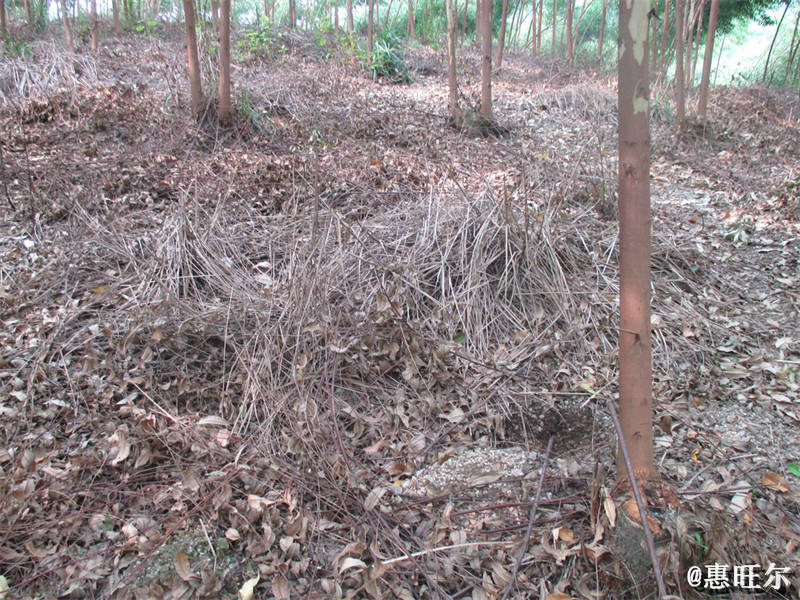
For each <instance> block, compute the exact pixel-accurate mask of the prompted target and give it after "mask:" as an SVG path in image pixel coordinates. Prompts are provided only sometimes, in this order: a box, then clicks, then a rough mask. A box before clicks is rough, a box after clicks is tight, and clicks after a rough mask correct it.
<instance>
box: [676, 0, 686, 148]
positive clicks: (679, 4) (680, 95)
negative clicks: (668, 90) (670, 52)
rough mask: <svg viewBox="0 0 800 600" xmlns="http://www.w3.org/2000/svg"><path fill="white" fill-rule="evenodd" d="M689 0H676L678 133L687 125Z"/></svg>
mask: <svg viewBox="0 0 800 600" xmlns="http://www.w3.org/2000/svg"><path fill="white" fill-rule="evenodd" d="M684 2H688V0H675V114H676V115H677V118H678V133H679V134H680V133H683V130H684V128H685V127H686V91H685V89H684V85H685V83H686V80H685V78H684V74H683V33H684V32H683V27H684V22H683V18H684V16H685V15H686V13H685V12H684V6H683V3H684Z"/></svg>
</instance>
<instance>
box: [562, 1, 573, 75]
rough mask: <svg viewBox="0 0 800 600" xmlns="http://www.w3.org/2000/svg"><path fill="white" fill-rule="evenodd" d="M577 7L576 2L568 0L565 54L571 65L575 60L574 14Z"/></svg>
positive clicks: (565, 21)
mask: <svg viewBox="0 0 800 600" xmlns="http://www.w3.org/2000/svg"><path fill="white" fill-rule="evenodd" d="M574 6H575V0H567V18H566V19H564V33H565V35H564V39H565V41H564V43H565V44H566V48H565V52H566V57H567V61H569V63H570V64H571V63H572V61H573V59H574V58H575V57H574V55H573V53H572V12H573V7H574Z"/></svg>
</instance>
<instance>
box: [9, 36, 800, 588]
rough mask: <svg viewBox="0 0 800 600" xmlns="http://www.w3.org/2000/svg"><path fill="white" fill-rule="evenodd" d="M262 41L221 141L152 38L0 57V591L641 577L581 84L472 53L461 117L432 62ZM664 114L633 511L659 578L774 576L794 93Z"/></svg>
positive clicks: (795, 165)
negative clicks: (721, 571)
mask: <svg viewBox="0 0 800 600" xmlns="http://www.w3.org/2000/svg"><path fill="white" fill-rule="evenodd" d="M262 42H263V43H262V45H261V47H260V48H257V49H256V51H252V49H251V50H248V49H246V48H244V47H242V46H239V47H238V49H237V53H236V56H235V61H234V62H235V64H234V66H233V73H232V78H233V82H234V90H235V91H234V95H235V104H236V107H237V116H236V119H235V122H234V124H233V125H232V126H231V127H228V128H219V127H218V126H217V125H216V124H215V119H214V117H213V113H214V106H213V103H210V104H209V107H208V108H209V111H208V114H207V115H206V118H205V119H204V121H203V122H202V123H201V124H200V125H197V124H196V123H194V122H193V121H192V120H191V119H190V118H189V116H188V82H187V76H186V68H185V64H184V57H185V51H184V49H183V48H184V47H183V44H182V37H181V34H180V32H179V31H178V30H174V31H173V30H163V31H155V32H151V33H149V34H139V35H124V36H121V37H119V38H113V37H105V38H104V40H103V43H102V45H101V48H100V51H99V53H98V54H97V55H96V56H91V55H90V54H89V53H88V51H87V52H84V53H80V54H78V55H76V56H75V57H72V58H67V57H65V56H64V55H63V54H62V53H61V52H60V51H59V50H58V49H57V46H56V45H55V44H54V43H53V42H52V41H40V42H31V43H30V44H29V45H28V46H27V48H28V50H29V55H28V56H26V57H23V58H11V57H8V56H5V57H3V58H2V59H0V98H2V104H1V108H0V123H2V138H1V139H0V143H1V145H0V148H1V149H2V173H0V175H2V188H1V189H0V261H1V263H0V322H1V323H2V327H0V428H2V432H3V441H2V444H0V468H1V469H2V478H0V490H1V492H0V539H1V540H2V542H0V585H2V584H3V581H5V583H7V584H8V586H10V591H9V592H8V594H7V595H6V596H5V597H6V598H12V597H21V598H55V597H74V598H110V597H113V598H236V597H237V595H238V596H239V597H242V598H279V599H286V598H342V597H346V598H362V597H363V598H406V599H410V598H434V597H435V598H473V599H476V600H477V599H487V598H500V597H502V595H503V592H504V590H505V589H506V588H507V587H508V589H509V591H510V595H509V597H511V598H534V597H535V598H542V599H551V600H557V599H562V598H601V597H606V598H645V597H653V596H654V591H653V585H654V579H653V575H652V569H651V568H650V560H649V557H648V555H647V553H646V551H645V550H644V549H643V546H641V544H640V543H639V542H638V540H637V538H636V535H634V537H633V538H631V537H630V536H629V535H627V536H626V535H625V534H621V533H619V532H620V531H624V529H625V527H623V524H624V522H627V521H629V522H630V523H633V522H634V519H632V518H631V516H629V515H630V514H636V511H635V510H633V511H631V509H630V505H629V504H623V503H622V502H623V500H622V499H621V495H620V490H618V489H617V488H616V486H615V478H616V464H615V451H616V446H615V444H616V442H615V439H616V438H615V435H614V433H613V426H612V425H611V420H610V418H609V413H608V404H607V401H608V400H609V399H613V398H615V395H616V389H617V388H616V380H617V374H616V347H617V330H616V323H617V302H618V298H617V295H618V287H617V280H618V270H617V266H616V258H617V250H618V244H617V223H616V93H615V80H614V78H613V77H611V76H609V75H608V74H605V73H592V72H590V71H587V70H586V69H577V68H569V67H567V66H565V65H563V64H559V63H554V62H551V61H548V60H546V59H544V58H543V57H531V56H529V55H507V56H506V57H505V58H504V62H503V66H502V68H501V69H499V70H498V72H497V73H496V77H495V79H494V82H493V94H494V114H495V117H496V119H497V121H498V123H499V124H500V125H501V126H502V131H501V132H500V133H499V134H498V135H496V136H491V137H488V138H484V137H473V136H470V135H467V134H465V133H462V132H459V131H456V130H454V129H452V128H450V127H449V126H448V119H447V114H446V99H447V89H446V62H445V60H444V53H443V51H441V50H432V49H429V48H424V47H415V48H413V49H411V50H410V51H409V52H408V54H407V56H406V59H405V64H406V66H407V67H408V73H409V75H410V77H411V82H410V83H403V84H391V83H389V82H386V81H381V80H378V81H375V80H373V79H372V78H370V77H369V76H368V75H366V74H365V73H364V71H363V70H362V68H361V67H360V65H359V63H358V60H357V59H356V58H355V56H354V55H353V52H352V50H350V49H349V48H350V47H349V46H348V44H346V43H340V41H339V40H336V39H335V38H334V37H333V36H330V35H320V34H313V33H299V32H298V33H291V34H289V33H286V32H276V33H274V34H271V35H270V36H269V38H268V39H266V38H265V39H264V40H262ZM212 67H213V65H212V61H211V60H206V61H205V62H204V65H203V68H204V75H205V78H204V83H205V85H206V91H208V89H213V87H212V84H211V83H210V82H213V81H214V79H213V78H211V77H210V75H211V73H212V71H213V70H212ZM459 67H460V73H459V78H460V86H461V90H462V93H463V101H464V102H465V103H466V104H467V105H469V104H470V103H471V104H476V103H477V97H478V92H479V61H478V57H477V55H476V54H475V53H473V52H472V51H471V50H469V49H466V50H463V52H462V54H461V56H460V65H459ZM670 106H671V101H670V95H669V90H667V89H662V88H661V87H659V86H658V85H656V86H654V90H653V93H652V128H651V134H652V183H651V192H652V206H653V215H654V220H653V250H652V279H653V285H652V290H653V301H652V302H653V318H652V323H653V351H654V375H653V377H654V380H653V390H654V398H655V411H656V415H655V418H656V423H657V430H656V437H655V450H656V462H657V467H658V470H659V473H660V474H661V477H662V480H663V484H664V485H663V486H661V487H658V488H654V489H653V490H650V493H651V495H650V502H649V505H650V508H651V511H652V515H651V516H652V518H653V523H652V525H651V529H653V530H654V531H655V538H656V540H655V541H656V546H657V551H658V553H659V555H660V557H661V559H662V562H663V564H664V579H665V582H666V585H667V588H668V590H669V591H670V592H671V593H673V594H675V595H677V596H682V597H687V598H690V597H697V596H702V595H704V594H705V593H707V592H708V591H709V590H703V589H694V588H692V587H691V586H690V585H689V584H688V583H687V579H686V577H687V571H689V569H690V567H692V566H700V567H701V568H705V566H706V565H714V564H718V565H728V566H729V567H730V568H731V570H732V569H733V568H734V566H737V565H738V566H743V565H756V568H755V573H756V575H759V576H760V577H761V579H760V580H759V579H756V581H755V583H756V584H761V585H764V586H766V585H767V584H768V576H769V574H770V573H773V574H774V573H775V569H776V568H777V569H785V571H784V572H783V574H785V577H786V578H787V580H788V582H789V585H790V586H792V587H791V589H789V588H787V587H786V586H783V587H782V588H781V589H779V590H767V589H766V588H764V589H760V590H757V591H751V592H749V593H747V594H746V595H747V597H761V596H764V597H766V596H769V597H797V593H798V589H799V588H800V585H799V584H798V580H800V439H798V436H797V431H798V424H799V423H800V127H798V125H799V124H800V101H799V100H798V97H797V94H796V92H791V91H788V90H778V89H755V88H739V89H734V88H717V89H714V90H713V91H712V94H711V101H710V107H709V121H708V124H707V125H706V127H704V128H701V127H698V126H696V125H695V124H690V127H689V129H688V131H687V132H686V134H685V135H683V136H681V137H678V136H676V134H675V127H674V123H673V122H672V113H671V109H670ZM690 106H691V102H690ZM551 438H552V439H553V442H554V444H553V449H552V452H551V453H550V455H549V456H546V452H545V447H546V446H547V444H548V441H549V440H550V439H551ZM540 477H542V479H541V481H540ZM537 496H538V498H539V499H538V504H537V508H536V513H535V515H534V519H533V521H532V534H531V535H530V537H529V538H528V537H527V536H526V535H525V533H526V529H527V528H528V525H529V511H530V508H531V505H532V502H533V499H534V497H537ZM626 520H627V521H626ZM635 527H636V526H635V525H633V529H634V530H635ZM631 539H633V540H634V542H633V543H630V540H631ZM520 556H521V557H522V558H521V560H518V557H520ZM770 565H772V567H770ZM517 567H518V570H516V571H515V569H516V568H517ZM710 573H713V571H710V572H706V574H710ZM717 581H719V579H718V580H717ZM727 581H728V582H730V583H731V584H732V583H733V580H732V579H728V580H727ZM712 583H713V582H712ZM702 586H703V584H702V582H701V583H700V588H702ZM739 592H741V593H742V594H743V595H744V592H745V590H743V589H741V588H739V589H737V588H734V589H732V590H730V593H729V596H731V597H732V596H736V594H738V593H739ZM0 597H3V592H2V590H0Z"/></svg>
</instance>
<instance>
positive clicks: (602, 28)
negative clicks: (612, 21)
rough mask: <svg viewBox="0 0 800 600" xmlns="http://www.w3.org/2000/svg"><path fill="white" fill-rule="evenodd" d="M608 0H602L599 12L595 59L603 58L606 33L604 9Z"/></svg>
mask: <svg viewBox="0 0 800 600" xmlns="http://www.w3.org/2000/svg"><path fill="white" fill-rule="evenodd" d="M607 8H608V0H603V8H602V10H601V12H600V35H599V36H598V37H597V59H598V60H600V59H601V58H603V38H604V36H605V33H606V9H607Z"/></svg>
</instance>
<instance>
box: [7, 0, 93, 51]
mask: <svg viewBox="0 0 800 600" xmlns="http://www.w3.org/2000/svg"><path fill="white" fill-rule="evenodd" d="M3 1H4V0H0V2H3ZM91 40H92V41H91V44H92V45H91V49H92V52H97V0H92V38H91Z"/></svg>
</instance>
